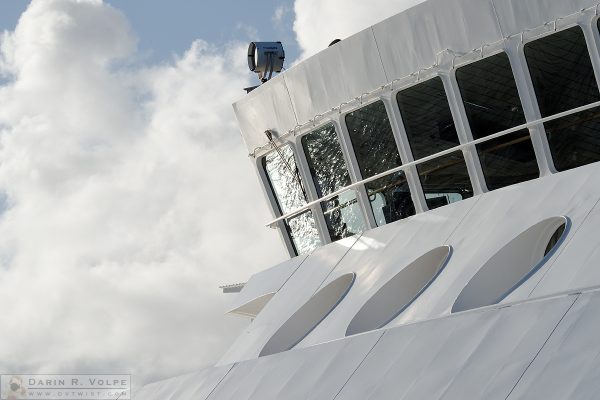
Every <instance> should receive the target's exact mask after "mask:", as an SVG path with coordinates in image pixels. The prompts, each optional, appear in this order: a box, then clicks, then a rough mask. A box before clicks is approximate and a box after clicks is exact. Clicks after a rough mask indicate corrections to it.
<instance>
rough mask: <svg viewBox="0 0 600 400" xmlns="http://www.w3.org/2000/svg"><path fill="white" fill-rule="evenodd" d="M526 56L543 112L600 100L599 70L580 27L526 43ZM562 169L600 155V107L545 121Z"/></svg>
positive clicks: (557, 165)
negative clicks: (597, 70) (599, 108)
mask: <svg viewBox="0 0 600 400" xmlns="http://www.w3.org/2000/svg"><path fill="white" fill-rule="evenodd" d="M525 57H526V59H527V64H528V66H529V72H530V74H531V79H532V81H533V86H534V89H535V94H536V98H537V101H538V105H539V108H540V111H541V113H542V116H544V117H546V116H550V115H553V114H556V113H559V112H562V111H566V110H569V109H572V108H575V107H579V106H582V105H585V104H589V103H593V102H596V101H599V100H600V94H599V93H598V85H597V83H596V78H595V76H594V70H593V68H592V63H591V61H590V56H589V54H588V50H587V47H586V43H585V38H584V36H583V32H582V30H581V28H580V27H578V26H575V27H573V28H570V29H566V30H564V31H560V32H557V33H554V34H552V35H550V36H546V37H543V38H541V39H538V40H535V41H533V42H530V43H527V44H526V45H525ZM544 125H545V128H546V134H547V137H548V144H549V145H550V151H551V153H552V159H553V160H554V165H555V166H556V168H557V169H558V170H559V171H562V170H566V169H570V168H575V167H578V166H581V165H585V164H589V163H592V162H595V161H599V160H600V151H599V150H598V149H599V148H600V119H599V112H598V109H592V110H589V111H584V112H581V113H578V114H575V115H571V116H568V117H564V118H560V119H558V120H554V121H552V122H549V123H546V124H544Z"/></svg>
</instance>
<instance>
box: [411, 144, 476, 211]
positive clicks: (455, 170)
mask: <svg viewBox="0 0 600 400" xmlns="http://www.w3.org/2000/svg"><path fill="white" fill-rule="evenodd" d="M417 171H418V172H419V177H420V179H421V186H422V187H423V192H424V194H425V200H426V201H427V207H429V209H430V210H432V209H434V208H437V207H441V206H445V205H447V204H450V203H454V202H455V201H460V200H463V199H466V198H468V197H472V196H473V188H472V186H471V180H470V179H469V174H468V173H467V167H466V165H465V160H464V158H463V154H462V152H461V151H456V152H454V153H450V154H448V155H445V156H442V157H438V158H434V159H433V160H431V161H426V162H424V163H422V164H419V165H418V166H417Z"/></svg>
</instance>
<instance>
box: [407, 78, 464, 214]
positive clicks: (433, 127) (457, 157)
mask: <svg viewBox="0 0 600 400" xmlns="http://www.w3.org/2000/svg"><path fill="white" fill-rule="evenodd" d="M396 99H397V101H398V107H399V108H400V114H401V115H402V121H403V122H404V128H405V130H406V135H407V137H408V141H409V143H410V147H411V150H412V153H413V157H414V158H415V159H417V160H418V159H420V158H423V157H426V156H429V155H432V154H435V153H438V152H440V151H444V150H447V149H449V148H451V147H454V146H457V145H458V144H459V140H458V135H457V133H456V128H455V126H454V120H453V119H452V113H451V112H450V106H449V105H448V100H447V99H446V92H445V91H444V85H443V83H442V80H441V79H440V78H439V77H436V78H432V79H429V80H427V81H425V82H423V83H420V84H418V85H415V86H412V87H410V88H408V89H405V90H402V91H400V92H398V94H397V96H396ZM417 171H418V172H419V177H420V180H421V186H422V187H423V191H424V194H425V199H426V200H427V206H428V207H429V208H430V209H433V208H436V207H440V206H443V205H446V204H449V203H453V202H455V201H459V200H462V199H464V198H466V197H471V196H472V195H473V188H472V187H471V181H470V180H469V174H468V172H467V165H466V163H465V160H464V157H463V154H462V152H460V151H457V152H454V153H452V154H449V155H447V156H443V157H440V158H437V159H434V160H431V161H428V162H425V163H423V164H419V165H418V166H417Z"/></svg>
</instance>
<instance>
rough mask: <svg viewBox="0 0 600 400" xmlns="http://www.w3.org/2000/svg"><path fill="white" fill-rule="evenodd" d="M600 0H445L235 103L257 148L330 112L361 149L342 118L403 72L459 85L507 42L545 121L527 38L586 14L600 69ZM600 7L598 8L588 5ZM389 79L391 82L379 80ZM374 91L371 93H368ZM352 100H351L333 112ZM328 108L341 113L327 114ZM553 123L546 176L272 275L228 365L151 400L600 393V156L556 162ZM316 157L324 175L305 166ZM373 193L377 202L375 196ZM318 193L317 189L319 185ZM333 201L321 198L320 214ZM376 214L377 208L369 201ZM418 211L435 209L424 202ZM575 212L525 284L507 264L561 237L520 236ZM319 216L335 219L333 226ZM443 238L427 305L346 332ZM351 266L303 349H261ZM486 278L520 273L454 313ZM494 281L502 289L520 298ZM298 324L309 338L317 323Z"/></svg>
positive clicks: (542, 145)
mask: <svg viewBox="0 0 600 400" xmlns="http://www.w3.org/2000/svg"><path fill="white" fill-rule="evenodd" d="M597 3H598V0H569V1H565V0H527V1H523V0H428V1H426V2H424V3H422V4H420V5H419V6H417V7H414V8H412V9H410V10H407V11H406V12H404V13H401V14H399V15H396V16H394V17H391V18H389V19H387V20H385V21H383V22H381V23H379V24H377V25H375V26H374V27H372V28H369V29H367V30H365V31H363V32H360V33H358V34H357V35H354V36H352V37H350V38H348V39H345V40H343V41H342V42H341V43H339V44H338V45H336V46H333V47H331V48H328V49H326V50H325V51H323V52H322V53H320V54H318V55H316V56H314V57H312V58H310V59H309V60H307V61H305V62H303V63H301V64H299V65H297V66H295V67H293V68H290V70H288V71H287V72H285V73H283V74H282V75H280V76H278V77H277V78H274V79H273V80H272V81H270V82H269V83H268V84H266V85H263V86H262V87H260V88H258V89H256V90H255V91H253V92H252V93H251V94H250V95H248V96H246V97H244V98H243V99H242V100H241V101H240V102H238V103H236V104H235V106H234V107H235V110H236V115H237V118H238V121H239V123H240V126H241V129H242V133H243V136H244V138H245V141H246V144H247V146H248V150H249V151H250V152H251V153H252V152H254V151H255V150H256V148H257V147H259V146H262V145H264V143H265V138H264V131H265V130H266V129H271V130H274V131H275V132H276V133H277V134H279V135H280V136H281V135H284V134H286V132H288V131H290V130H292V132H296V131H298V132H299V131H302V132H303V133H304V132H306V131H307V129H308V128H307V127H298V126H297V125H298V124H305V123H307V122H309V121H310V120H313V122H312V123H313V124H318V123H320V122H322V121H323V120H325V119H327V120H331V121H334V123H335V124H336V129H337V130H338V134H339V135H340V136H341V137H342V139H344V138H345V139H344V140H342V144H341V145H342V148H343V149H344V151H345V155H346V157H348V154H347V153H348V150H349V148H348V143H345V142H344V141H345V140H347V132H346V131H345V128H344V124H343V113H345V112H347V111H350V110H351V109H352V108H357V107H359V106H360V104H361V103H362V102H364V101H372V100H374V99H377V98H384V99H385V101H387V102H388V103H389V102H390V101H392V100H393V99H392V100H390V99H391V97H390V96H393V94H394V93H395V92H394V90H397V89H398V88H399V86H400V85H401V84H408V83H401V82H399V81H394V80H395V79H397V78H403V77H406V76H407V75H409V74H413V77H412V78H414V79H413V81H416V80H418V79H420V78H422V77H423V76H431V75H434V74H441V75H442V77H443V79H444V82H445V83H446V84H447V85H449V86H450V88H451V90H454V91H456V88H454V87H453V82H452V79H453V78H452V76H451V75H452V69H453V67H454V66H455V65H454V64H455V63H457V62H458V63H465V62H469V61H473V60H474V59H476V58H477V57H483V54H484V50H485V49H488V50H489V51H497V50H504V51H506V52H507V53H508V54H509V56H510V57H511V65H512V66H513V70H514V73H515V77H516V82H517V85H518V87H519V91H520V92H523V93H520V94H521V100H522V103H523V107H524V110H525V114H526V116H527V121H529V122H531V121H533V120H535V119H538V118H539V117H540V113H539V109H537V106H536V104H535V95H534V94H533V93H532V88H531V83H530V81H529V79H530V78H528V75H527V70H526V68H527V67H526V65H525V63H524V57H523V55H522V44H523V43H525V42H527V41H528V40H531V38H532V37H533V36H535V35H540V34H544V33H550V32H552V31H553V30H556V29H560V28H561V27H565V26H570V25H573V24H576V23H577V24H580V26H582V27H583V30H584V32H586V33H585V34H586V39H587V44H588V47H589V51H590V54H591V57H592V63H593V64H594V66H595V68H596V69H597V71H596V73H598V71H599V70H600V69H599V68H598V67H599V66H600V56H599V55H598V51H597V50H598V49H597V47H598V42H599V35H598V32H597V28H596V26H595V24H596V21H597V14H598V11H597V10H596V8H595V7H594V6H595V5H596V4H597ZM583 8H587V9H586V10H585V11H584V12H581V10H582V9H583ZM532 29H533V30H534V31H531V30H532ZM594 29H595V30H594ZM511 35H512V37H511V38H509V39H507V40H504V39H505V38H506V37H508V36H511ZM532 35H533V36H532ZM494 42H495V44H493V45H491V46H487V47H486V46H485V45H486V44H489V43H494ZM482 46H483V47H482ZM477 48H479V50H475V51H473V49H477ZM478 51H479V53H478ZM462 53H468V54H467V55H461V54H462ZM478 54H479V55H478ZM432 66H433V67H432ZM430 67H432V68H430ZM423 68H428V69H427V70H421V69H423ZM419 70H421V71H419ZM412 78H411V79H412ZM391 82H394V85H396V86H393V85H392V84H391ZM385 84H390V85H389V86H387V87H386V88H385V90H380V91H377V89H378V87H379V86H381V85H385ZM365 92H372V93H370V94H367V95H364V96H361V95H362V94H363V93H365ZM384 92H385V93H384ZM451 94H452V93H451ZM354 97H358V99H353V98H354ZM449 97H450V102H451V104H450V106H451V107H453V110H454V113H455V114H457V115H458V117H456V116H455V119H457V120H458V123H457V125H461V124H463V125H464V123H465V116H464V115H462V114H464V112H461V109H460V105H459V103H458V101H457V99H456V98H453V97H452V96H449ZM344 102H348V103H349V104H347V105H345V106H343V107H342V109H341V110H340V109H336V110H333V111H332V110H331V109H332V108H333V107H338V106H339V105H340V103H344ZM388 105H389V104H388ZM463 111H464V110H463ZM324 113H329V114H327V115H325V117H324V118H325V119H320V117H319V114H324ZM396 117H398V116H397V115H396V116H395V117H394V118H396ZM399 125H400V124H398V121H396V122H394V124H393V129H394V130H395V132H394V134H395V135H396V136H397V137H400V136H402V132H401V129H400V128H399ZM459 128H460V127H459ZM294 129H295V130H294ZM540 129H541V128H540V127H533V128H532V129H531V131H530V132H531V137H532V140H533V143H534V147H535V151H536V155H537V156H538V163H539V165H540V166H541V171H542V177H541V178H538V179H534V180H531V181H527V182H524V183H520V184H517V185H512V186H508V187H504V188H502V189H498V190H495V191H491V192H487V191H486V190H485V188H484V187H483V186H484V185H480V186H481V187H480V188H479V189H477V190H476V191H475V192H476V194H477V193H482V194H479V195H476V196H475V197H473V198H470V199H467V200H463V201H460V202H457V203H453V204H450V205H447V206H444V207H441V208H438V209H435V210H432V211H426V212H421V213H419V214H417V215H415V216H413V217H410V218H407V219H404V220H400V221H398V222H395V223H392V224H389V225H385V226H383V227H380V228H376V229H372V230H368V231H366V232H364V233H363V234H362V235H361V236H360V237H350V238H346V239H343V240H341V241H338V242H335V243H331V244H328V245H326V246H323V247H321V248H318V249H317V250H315V251H314V252H313V253H312V254H310V255H308V256H303V257H298V258H294V259H292V260H290V261H287V262H285V263H282V264H280V265H279V266H276V267H274V268H272V269H269V270H267V271H265V272H262V273H259V274H257V275H255V276H254V277H252V279H251V280H250V281H249V282H248V283H247V285H246V286H245V287H244V289H243V290H242V292H241V293H240V294H239V296H238V298H237V299H235V300H234V304H233V305H232V310H231V311H230V312H238V313H242V314H244V313H245V314H246V315H250V316H252V315H256V318H255V319H254V321H253V322H252V323H251V324H250V325H249V326H248V328H247V329H246V330H245V331H244V332H243V333H242V334H241V335H240V337H239V338H238V340H237V341H236V342H235V343H234V344H233V346H232V347H231V348H230V350H229V351H228V352H227V353H226V354H225V355H224V356H223V357H222V359H221V360H220V361H219V363H218V365H217V366H215V367H211V368H208V369H204V370H201V371H199V372H196V373H193V374H188V375H185V376H183V377H179V378H173V379H170V380H166V381H162V382H157V383H154V384H151V385H148V386H146V387H144V388H143V389H142V390H141V391H140V392H138V394H137V398H138V399H143V400H159V399H160V400H162V399H169V400H192V399H194V400H200V399H261V400H263V399H361V400H363V399H388V398H389V399H471V398H485V399H496V398H497V399H507V398H508V399H548V398H560V399H567V398H568V399H588V398H595V397H596V394H597V393H598V391H599V390H600V384H599V383H598V382H599V381H600V379H599V378H600V376H599V373H598V367H600V364H599V362H598V359H600V357H598V355H599V354H600V341H598V340H597V336H598V335H597V331H598V327H599V326H600V317H599V316H598V315H599V313H598V309H599V307H600V291H599V290H600V289H598V288H600V235H598V227H599V226H600V204H599V202H600V163H594V164H590V165H587V166H583V167H579V168H575V169H572V170H569V171H566V172H561V173H556V171H554V169H553V167H552V165H551V164H552V160H551V156H550V155H549V152H548V148H547V146H548V144H547V142H546V141H545V135H544V134H543V131H541V130H540ZM459 130H461V132H459V134H460V135H461V140H462V141H461V143H463V144H464V142H465V138H466V139H467V140H470V138H469V135H470V132H469V130H468V127H464V126H463V127H462V128H460V129H459ZM284 140H285V141H288V142H290V143H296V142H297V141H298V138H297V137H294V135H293V134H288V136H286V137H285V139H284ZM402 143H403V142H402V140H400V147H402ZM400 153H401V154H402V156H403V157H405V158H406V155H407V154H408V153H409V149H405V148H401V149H400ZM348 158H349V162H348V163H349V164H350V171H351V173H352V179H353V182H357V181H358V180H359V179H357V175H356V168H357V167H356V165H355V164H356V163H355V161H356V160H353V159H352V157H351V156H350V157H348ZM299 165H300V169H301V172H302V173H303V174H304V175H305V176H310V171H307V167H306V165H304V164H303V163H300V164H299ZM471 167H472V169H473V165H472V166H471ZM475 167H476V165H475ZM413 172H414V171H413ZM476 172H477V171H476ZM263 175H264V174H263ZM263 175H261V176H262V177H263V179H264V176H263ZM409 175H410V174H409ZM479 178H481V177H479ZM412 179H413V182H412V183H411V185H412V186H413V187H414V186H418V183H417V182H415V179H416V178H415V176H412ZM361 196H362V201H364V200H365V198H366V195H365V194H364V193H363V194H362V195H361ZM359 197H360V196H359ZM310 199H311V200H315V199H316V197H315V196H314V193H313V195H311V198H310ZM417 200H421V203H424V202H423V201H422V200H423V199H420V198H417ZM271 201H273V199H271ZM318 207H319V205H318V204H315V205H313V211H314V210H317V209H318ZM363 208H364V210H363V211H365V215H367V214H368V212H370V210H368V209H367V208H366V207H364V205H363ZM417 209H418V210H419V211H424V210H425V208H424V207H423V205H422V204H420V205H419V207H417ZM275 214H276V213H275ZM563 216H564V217H566V218H567V219H568V221H569V226H568V230H567V231H566V233H565V237H564V242H563V243H561V244H560V245H559V246H558V247H557V249H556V251H554V252H551V253H550V254H549V255H548V256H547V257H546V258H544V260H543V262H542V263H541V264H539V265H536V268H534V269H533V270H531V271H530V272H529V273H528V272H527V271H525V275H522V276H525V277H526V279H524V280H521V281H519V280H518V279H517V278H519V276H518V273H514V274H506V273H507V271H508V270H507V269H505V268H504V266H503V265H504V264H506V263H508V264H510V268H509V269H511V270H512V272H514V271H515V270H517V272H523V270H521V269H519V268H518V267H517V265H529V266H530V264H531V263H532V261H531V260H532V254H533V253H534V252H527V251H525V250H526V249H527V248H528V247H530V245H531V246H534V247H535V248H541V247H543V245H544V243H543V242H544V241H547V238H546V236H547V235H546V233H545V231H544V233H543V234H540V238H538V239H539V240H537V239H536V238H535V235H533V234H532V235H530V236H531V237H530V236H527V235H525V236H519V235H520V234H522V233H523V232H529V233H531V232H532V231H535V232H538V231H537V230H536V229H532V227H536V226H539V225H538V224H540V222H542V223H543V221H555V222H556V221H558V220H559V219H560V218H562V217H563ZM319 223H320V224H321V225H319V226H320V227H321V230H323V226H322V225H323V221H320V222H319ZM372 223H373V221H371V225H372ZM278 224H279V225H280V226H282V222H279V223H278ZM535 232H534V233H535ZM544 235H546V236H544ZM542 236H543V237H542ZM523 238H525V239H526V240H524V239H523ZM521 240H524V241H523V242H522V243H521ZM525 242H527V243H525ZM440 246H448V247H449V248H451V249H452V251H451V255H450V257H449V259H448V261H447V263H445V265H444V268H443V269H442V270H441V271H440V272H439V274H437V276H436V277H435V279H434V280H432V281H431V282H430V283H429V284H428V286H427V287H426V288H425V290H423V291H422V292H421V293H420V294H419V295H418V296H417V297H416V298H415V299H414V301H411V302H410V304H409V305H408V306H407V307H406V308H405V309H404V310H403V311H402V312H401V313H400V314H399V315H398V316H397V317H395V318H394V319H393V320H392V321H390V322H389V323H388V324H387V325H385V326H384V327H383V328H382V329H378V330H372V331H367V332H365V333H362V334H357V335H352V336H346V332H347V329H348V326H349V325H350V323H351V321H352V319H353V318H354V317H355V316H356V315H357V313H358V312H359V311H360V310H361V308H362V307H363V306H364V305H365V304H367V303H368V302H369V301H373V300H372V299H373V296H374V295H376V293H377V292H378V290H379V289H381V288H382V287H384V285H386V283H387V282H389V281H390V279H392V278H393V277H394V276H396V275H397V274H399V273H401V272H402V271H403V270H404V268H406V267H407V266H409V265H410V264H411V262H413V261H414V260H416V259H418V258H419V257H421V256H422V255H423V254H426V253H427V252H428V251H430V250H432V249H436V248H440ZM537 253H539V251H538V252H537ZM499 254H500V256H499ZM538 255H539V254H538ZM521 261H522V262H523V264H520V263H521ZM513 267H514V269H513ZM482 268H485V269H484V272H481V271H482ZM525 269H527V268H525ZM345 274H355V276H356V278H355V281H354V283H353V285H352V287H351V288H350V290H349V291H348V293H347V294H346V295H345V297H344V298H343V300H342V301H341V302H340V303H339V304H338V305H337V306H336V307H335V308H334V309H333V310H332V311H331V312H330V313H329V314H328V315H327V316H326V317H325V318H324V319H323V320H322V321H321V322H320V323H319V324H318V325H317V326H316V328H315V329H314V330H312V331H311V332H310V333H309V334H308V335H307V336H306V337H304V339H303V340H302V341H301V342H300V343H298V344H297V345H296V346H295V347H294V348H293V349H292V350H288V351H282V352H280V353H277V354H273V355H270V356H264V357H259V355H260V353H261V350H262V349H264V348H265V345H266V344H267V343H268V342H269V341H270V340H272V338H273V336H274V335H275V334H276V333H277V332H278V331H279V330H280V329H281V327H282V326H285V324H286V321H289V320H290V317H291V316H293V315H294V313H296V312H297V311H298V310H301V309H302V307H303V306H304V305H305V304H307V302H309V300H310V299H311V297H312V296H313V295H314V294H315V293H317V292H318V291H319V290H320V289H322V288H324V287H327V285H328V284H330V283H331V282H334V281H335V280H336V279H338V278H339V277H341V276H344V275H345ZM483 275H485V277H486V279H484V284H483V285H481V284H480V282H479V281H480V279H479V278H476V279H475V281H472V279H473V277H477V276H479V277H481V276H483ZM509 275H510V276H509ZM515 276H516V277H517V278H515ZM515 281H518V283H519V284H518V285H517V286H515V285H514V283H515ZM419 282H421V280H419ZM469 282H476V283H477V284H478V285H476V286H478V289H479V293H477V295H478V296H479V295H480V294H481V293H485V292H486V291H487V290H486V288H489V287H490V286H489V285H493V284H494V283H495V282H498V283H501V282H504V283H506V282H508V284H506V285H504V286H503V287H502V288H503V289H506V286H511V285H509V284H512V286H511V287H510V289H511V291H510V293H508V295H507V296H506V297H505V298H503V299H502V300H501V301H500V302H499V303H498V304H495V305H491V306H487V307H483V308H474V309H470V310H469V308H470V306H469V307H458V308H455V310H454V311H459V310H468V311H463V312H455V313H453V312H452V307H453V305H454V304H455V303H456V301H457V299H458V298H459V296H460V295H461V293H462V292H463V290H464V289H465V287H468V285H469ZM471 284H473V283H471ZM398 287H399V288H400V289H399V290H401V288H402V286H401V285H400V286H398ZM585 288H587V289H585ZM492 289H494V290H490V291H489V292H490V293H492V292H493V293H492V294H494V296H495V297H494V296H492V297H494V298H497V299H500V298H502V297H503V296H504V295H505V294H506V293H500V295H498V293H499V292H498V291H495V289H497V288H495V287H492ZM513 289H514V290H513ZM497 292H498V293H497ZM500 292H501V291H500ZM505 292H506V290H505ZM582 292H583V293H582ZM271 295H272V297H269V296H271ZM265 296H267V297H265ZM475 297H477V296H475ZM267 298H269V301H268V302H267V301H266V300H267ZM472 299H473V298H471V300H472ZM475 300H481V298H476V299H475ZM257 302H258V303H257ZM494 302H495V301H489V299H486V301H479V303H478V301H473V302H471V303H469V304H471V305H473V304H475V305H482V304H489V303H494ZM259 303H260V304H259ZM249 310H250V311H249ZM292 328H294V327H293V326H292ZM286 329H287V328H286ZM292 330H293V329H292ZM293 334H298V335H300V336H302V334H303V332H300V331H298V332H292V335H291V336H293ZM300 336H299V337H300Z"/></svg>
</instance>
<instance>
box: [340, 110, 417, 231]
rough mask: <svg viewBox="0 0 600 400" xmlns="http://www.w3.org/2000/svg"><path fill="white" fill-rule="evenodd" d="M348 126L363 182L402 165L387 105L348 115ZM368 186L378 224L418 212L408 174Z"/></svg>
mask: <svg viewBox="0 0 600 400" xmlns="http://www.w3.org/2000/svg"><path fill="white" fill-rule="evenodd" d="M346 126H347V127H348V132H349V134H350V140H351V141H352V146H353V148H354V153H355V154H356V159H357V161H358V165H359V168H360V172H361V174H362V177H363V179H366V178H369V177H372V176H374V175H377V174H380V173H382V172H385V171H387V170H389V169H391V168H395V167H398V166H400V165H402V161H401V160H400V154H399V153H398V147H397V146H396V141H395V140H394V135H393V133H392V127H391V125H390V121H389V119H388V115H387V112H386V110H385V105H384V104H383V102H381V101H377V102H375V103H372V104H369V105H367V106H365V107H363V108H360V109H358V110H356V111H354V112H351V113H349V114H347V115H346ZM365 187H366V189H367V192H368V194H369V200H370V201H371V208H372V210H373V215H374V216H375V220H376V221H377V225H383V224H386V223H389V222H392V221H396V220H399V219H401V218H406V217H408V216H411V215H413V214H414V213H415V207H414V204H413V201H412V198H411V195H410V190H409V188H408V183H407V181H406V177H405V176H404V172H402V171H399V172H396V173H393V174H390V175H388V176H385V177H383V178H380V179H377V180H375V181H372V182H369V183H367V184H366V185H365Z"/></svg>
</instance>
